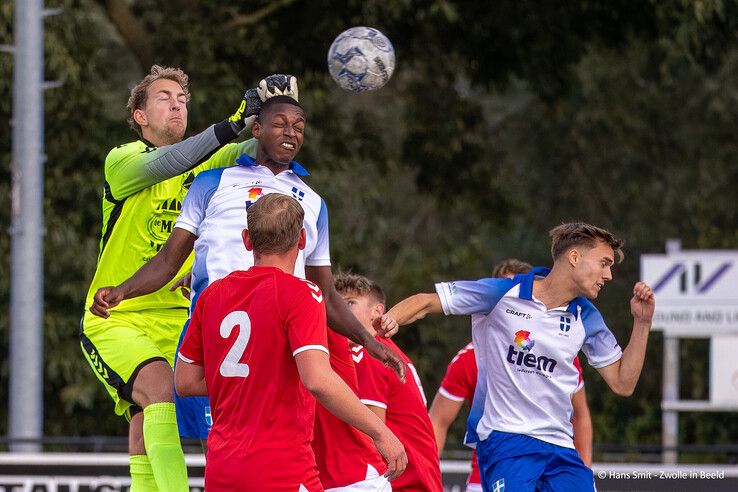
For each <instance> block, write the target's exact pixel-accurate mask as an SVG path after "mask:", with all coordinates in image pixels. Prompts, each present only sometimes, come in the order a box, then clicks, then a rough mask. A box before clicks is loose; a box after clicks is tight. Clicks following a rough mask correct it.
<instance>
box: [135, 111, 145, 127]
mask: <svg viewBox="0 0 738 492" xmlns="http://www.w3.org/2000/svg"><path fill="white" fill-rule="evenodd" d="M133 121H135V122H136V123H138V126H147V125H148V124H149V119H148V118H147V117H146V112H145V111H144V110H143V109H141V108H138V109H134V110H133Z"/></svg>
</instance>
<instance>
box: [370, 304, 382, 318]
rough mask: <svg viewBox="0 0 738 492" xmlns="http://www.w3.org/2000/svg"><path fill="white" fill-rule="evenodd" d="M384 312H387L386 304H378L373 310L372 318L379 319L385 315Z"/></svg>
mask: <svg viewBox="0 0 738 492" xmlns="http://www.w3.org/2000/svg"><path fill="white" fill-rule="evenodd" d="M384 312H385V307H384V304H382V303H381V302H378V303H376V304H375V305H374V307H373V308H372V318H379V317H380V316H382V315H383V314H384Z"/></svg>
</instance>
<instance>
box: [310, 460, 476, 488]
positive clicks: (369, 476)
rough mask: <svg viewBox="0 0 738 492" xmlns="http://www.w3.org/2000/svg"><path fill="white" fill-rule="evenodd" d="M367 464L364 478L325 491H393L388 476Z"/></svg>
mask: <svg viewBox="0 0 738 492" xmlns="http://www.w3.org/2000/svg"><path fill="white" fill-rule="evenodd" d="M366 466H367V469H366V478H365V479H364V480H362V481H360V482H356V483H352V484H351V485H344V486H343V487H334V488H332V489H325V492H392V485H390V483H389V481H388V480H387V478H385V477H384V476H383V475H380V474H379V472H378V471H377V469H376V468H374V467H373V466H372V465H366ZM480 490H481V489H480Z"/></svg>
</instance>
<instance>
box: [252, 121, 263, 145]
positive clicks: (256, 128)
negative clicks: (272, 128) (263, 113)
mask: <svg viewBox="0 0 738 492" xmlns="http://www.w3.org/2000/svg"><path fill="white" fill-rule="evenodd" d="M251 136H252V137H254V138H255V139H257V140H258V139H259V138H260V137H261V123H259V118H256V119H255V120H254V125H253V126H252V127H251Z"/></svg>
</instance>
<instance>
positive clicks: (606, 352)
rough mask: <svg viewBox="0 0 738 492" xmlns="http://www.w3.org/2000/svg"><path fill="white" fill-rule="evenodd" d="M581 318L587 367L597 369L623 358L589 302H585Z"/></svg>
mask: <svg viewBox="0 0 738 492" xmlns="http://www.w3.org/2000/svg"><path fill="white" fill-rule="evenodd" d="M581 316H582V324H583V325H584V345H583V346H582V352H584V355H586V356H587V360H588V361H589V365H591V366H592V367H594V368H599V367H605V366H609V365H610V364H612V363H613V362H616V361H617V360H619V359H620V358H621V357H622V356H623V351H622V349H621V348H620V345H618V341H617V340H616V339H615V335H613V334H612V332H611V331H610V329H609V328H608V327H607V325H606V324H605V320H604V319H602V315H601V314H600V312H599V311H598V310H597V308H596V307H594V305H593V304H592V303H591V302H589V301H585V302H584V303H583V305H582V312H581Z"/></svg>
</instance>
